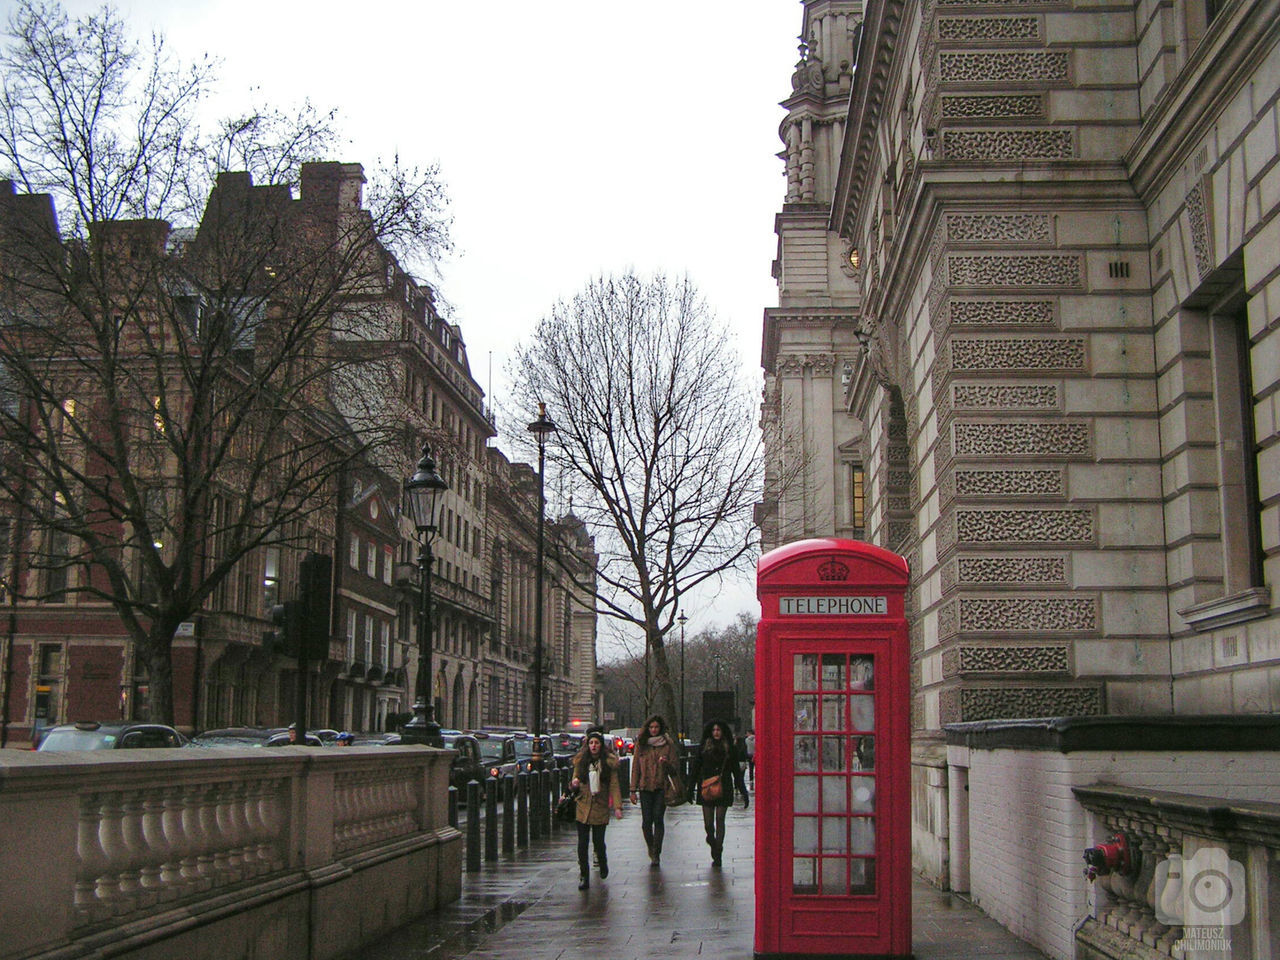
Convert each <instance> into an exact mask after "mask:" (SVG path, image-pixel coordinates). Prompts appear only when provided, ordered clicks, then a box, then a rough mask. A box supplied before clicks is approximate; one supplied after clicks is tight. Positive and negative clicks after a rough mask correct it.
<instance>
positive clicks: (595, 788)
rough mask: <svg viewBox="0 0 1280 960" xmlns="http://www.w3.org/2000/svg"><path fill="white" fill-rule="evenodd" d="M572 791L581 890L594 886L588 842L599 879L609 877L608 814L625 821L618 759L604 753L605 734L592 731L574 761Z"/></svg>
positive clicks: (606, 751) (579, 887)
mask: <svg viewBox="0 0 1280 960" xmlns="http://www.w3.org/2000/svg"><path fill="white" fill-rule="evenodd" d="M569 786H570V788H571V789H576V790H577V791H578V816H577V820H578V869H579V871H580V873H581V879H580V880H579V882H578V889H579V890H586V889H587V888H588V887H590V886H591V879H590V872H589V870H588V862H587V841H588V840H590V841H591V844H592V845H593V846H594V847H595V848H596V860H597V862H598V863H599V864H600V879H601V880H603V879H604V878H605V877H607V876H609V858H608V854H607V852H606V850H605V845H604V829H605V827H607V826H608V825H609V812H610V811H613V812H614V814H615V815H616V816H617V818H618V819H619V820H621V819H622V788H621V787H619V786H618V758H617V757H615V756H614V755H613V754H612V753H611V752H609V751H608V750H606V749H605V746H604V734H603V733H601V732H600V731H599V730H592V731H591V732H590V733H588V734H587V742H586V743H585V744H584V745H583V747H582V749H581V750H580V751H578V755H577V756H576V757H574V758H573V779H572V780H570V781H569Z"/></svg>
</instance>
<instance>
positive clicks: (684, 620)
mask: <svg viewBox="0 0 1280 960" xmlns="http://www.w3.org/2000/svg"><path fill="white" fill-rule="evenodd" d="M676 619H677V620H679V621H680V736H682V737H687V736H688V735H689V730H688V728H686V727H685V725H684V625H685V624H686V623H688V622H689V618H688V617H686V616H685V615H684V613H681V614H680V616H678V617H676Z"/></svg>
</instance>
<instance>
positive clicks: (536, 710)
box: [528, 403, 556, 734]
mask: <svg viewBox="0 0 1280 960" xmlns="http://www.w3.org/2000/svg"><path fill="white" fill-rule="evenodd" d="M528 429H529V432H530V433H532V434H533V435H534V436H535V437H537V438H538V561H537V568H536V569H535V570H534V574H533V576H534V581H533V605H534V606H533V610H534V613H533V732H534V733H535V734H540V733H542V540H543V531H544V528H545V524H546V513H547V503H546V497H545V495H544V491H545V489H546V487H545V484H544V480H545V477H544V472H543V471H544V468H545V466H546V458H547V436H548V434H551V433H554V432H555V429H556V425H555V424H554V423H552V422H551V418H550V417H548V416H547V405H546V404H545V403H539V404H538V419H537V420H535V421H533V423H531V424H529V427H528Z"/></svg>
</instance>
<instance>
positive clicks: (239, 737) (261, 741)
mask: <svg viewBox="0 0 1280 960" xmlns="http://www.w3.org/2000/svg"><path fill="white" fill-rule="evenodd" d="M270 737H271V731H270V730H268V729H267V728H266V727H221V728H219V729H217V730H205V731H204V732H203V733H197V734H196V735H195V736H194V737H192V738H191V739H190V740H189V741H188V742H187V746H188V747H198V748H203V749H220V748H223V747H265V746H266V745H267V740H268V739H270Z"/></svg>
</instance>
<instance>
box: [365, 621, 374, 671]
mask: <svg viewBox="0 0 1280 960" xmlns="http://www.w3.org/2000/svg"><path fill="white" fill-rule="evenodd" d="M364 662H365V663H366V664H370V663H373V617H371V616H369V615H368V614H365V618H364Z"/></svg>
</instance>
